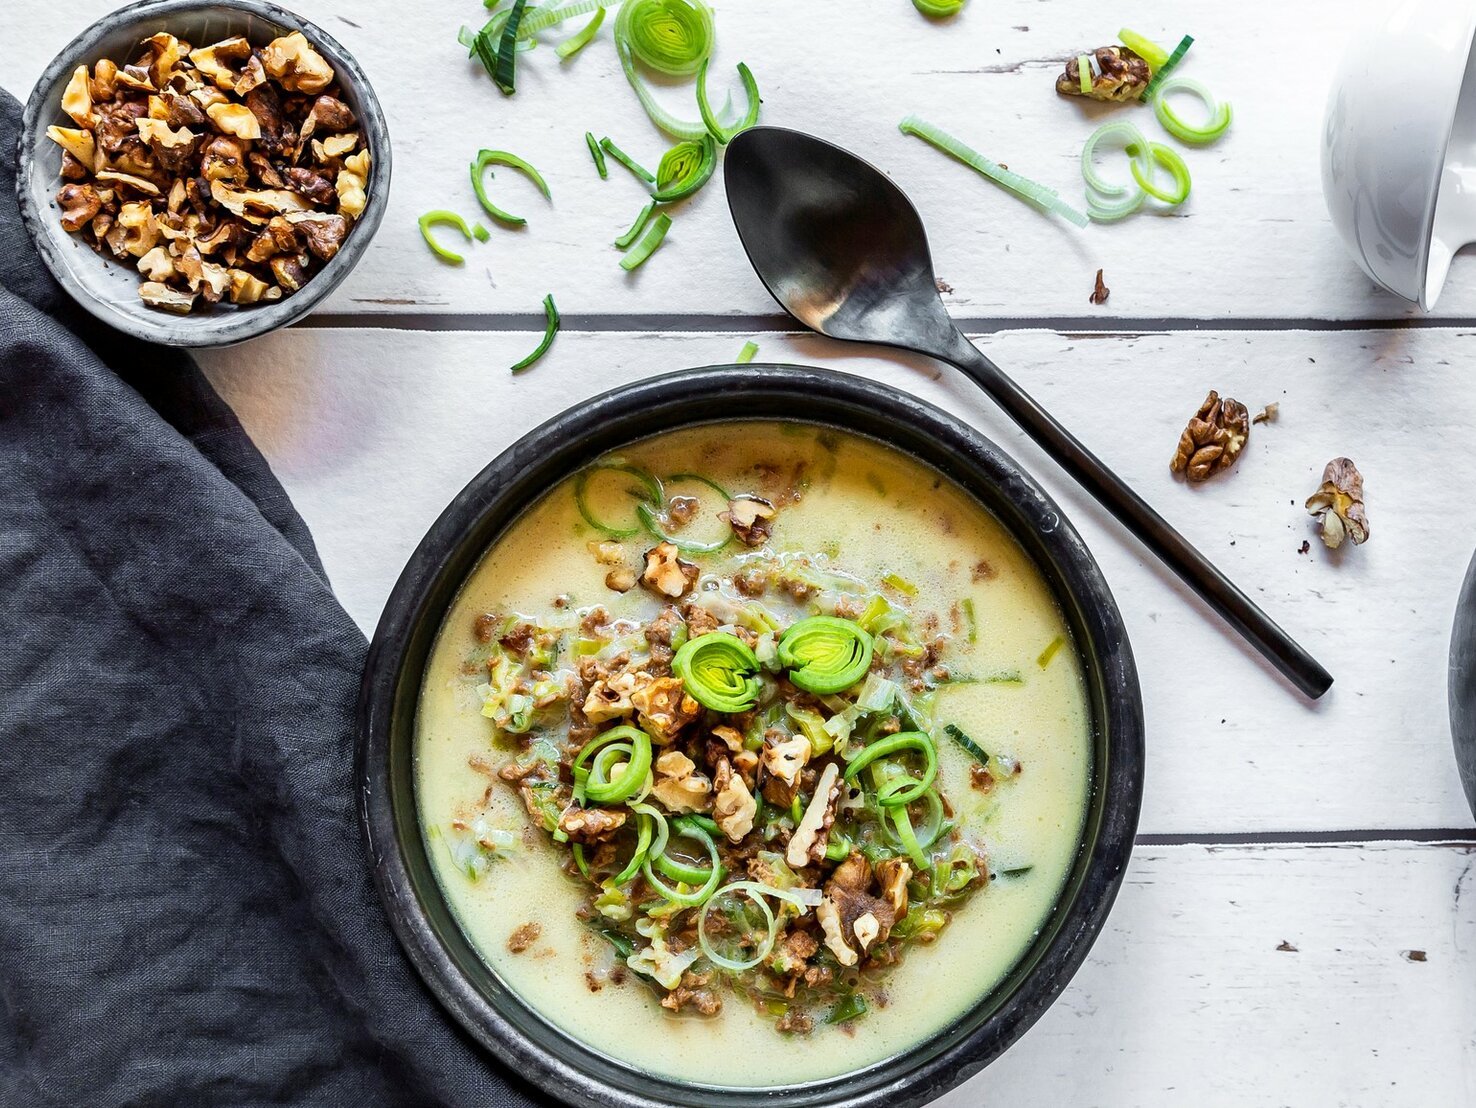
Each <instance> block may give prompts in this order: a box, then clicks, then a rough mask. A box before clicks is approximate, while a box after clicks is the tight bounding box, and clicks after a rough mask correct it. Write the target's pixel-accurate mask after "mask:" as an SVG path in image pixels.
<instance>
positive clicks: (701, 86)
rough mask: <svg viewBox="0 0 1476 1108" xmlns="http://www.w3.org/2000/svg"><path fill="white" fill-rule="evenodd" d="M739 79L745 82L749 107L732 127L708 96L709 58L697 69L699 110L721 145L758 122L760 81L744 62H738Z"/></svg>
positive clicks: (704, 123) (744, 91)
mask: <svg viewBox="0 0 1476 1108" xmlns="http://www.w3.org/2000/svg"><path fill="white" fill-rule="evenodd" d="M738 79H739V80H740V81H742V82H743V94H744V96H745V97H747V99H748V108H747V110H746V111H745V112H744V113H743V118H742V119H740V120H739V121H738V122H737V123H735V124H733V126H731V127H724V126H723V125H722V123H721V122H720V121H719V120H718V117H717V113H716V112H714V111H713V110H712V104H711V102H710V101H709V100H708V98H707V59H705V58H704V59H703V62H702V66H701V68H700V69H698V70H697V110H698V112H699V113H700V114H701V115H702V123H703V125H704V126H705V127H706V128H707V131H708V134H710V135H712V137H713V138H714V139H716V140H717V142H718V144H719V145H720V146H726V145H728V143H730V142H732V141H733V139H734V138H736V137H737V136H738V134H739V132H741V131H746V130H748V128H750V127H752V126H753V125H754V124H755V123H757V122H758V114H759V105H760V104H761V103H763V100H762V99H761V98H760V96H759V88H758V81H757V80H756V79H755V78H754V76H753V71H752V70H751V69H749V68H748V66H746V65H744V64H743V63H742V62H739V63H738Z"/></svg>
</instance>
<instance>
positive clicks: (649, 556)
mask: <svg viewBox="0 0 1476 1108" xmlns="http://www.w3.org/2000/svg"><path fill="white" fill-rule="evenodd" d="M697 574H698V570H697V567H696V566H695V565H693V564H692V563H691V562H686V561H683V560H682V559H681V558H680V557H678V555H677V548H676V544H675V543H670V542H660V543H657V544H656V545H655V546H653V547H652V548H651V549H650V550H648V551H646V570H645V572H644V573H642V574H641V584H643V585H645V586H646V587H647V588H648V589H650V590H651V591H652V592H654V593H656V594H657V595H658V596H669V597H672V598H673V599H676V598H679V597H683V596H686V595H687V593H689V592H691V591H692V586H693V585H695V584H697Z"/></svg>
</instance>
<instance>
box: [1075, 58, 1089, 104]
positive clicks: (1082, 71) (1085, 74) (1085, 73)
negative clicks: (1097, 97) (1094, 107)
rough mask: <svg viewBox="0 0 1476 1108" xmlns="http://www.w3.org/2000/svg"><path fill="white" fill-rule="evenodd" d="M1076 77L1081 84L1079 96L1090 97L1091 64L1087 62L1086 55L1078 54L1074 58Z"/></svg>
mask: <svg viewBox="0 0 1476 1108" xmlns="http://www.w3.org/2000/svg"><path fill="white" fill-rule="evenodd" d="M1076 75H1077V78H1078V79H1079V81H1080V82H1081V94H1082V95H1083V96H1090V95H1091V92H1092V63H1091V62H1089V61H1088V60H1087V55H1085V54H1078V55H1077V57H1076Z"/></svg>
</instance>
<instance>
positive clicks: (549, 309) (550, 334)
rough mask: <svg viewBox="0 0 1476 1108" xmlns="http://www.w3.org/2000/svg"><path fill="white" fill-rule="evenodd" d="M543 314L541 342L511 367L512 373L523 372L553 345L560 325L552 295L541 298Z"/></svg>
mask: <svg viewBox="0 0 1476 1108" xmlns="http://www.w3.org/2000/svg"><path fill="white" fill-rule="evenodd" d="M543 314H544V316H545V317H546V319H547V322H546V323H545V324H544V328H543V340H542V341H541V342H540V343H539V344H538V346H537V347H536V348H535V349H534V351H533V353H531V354H529V355H528V356H527V357H526V358H524V359H523V360H522V361H521V362H519V363H518V364H517V365H515V366H513V367H512V372H514V373H521V372H523V370H525V369H527V368H528V367H529V366H531V365H532V364H533V363H534V362H536V361H537V360H538V359H539V358H541V357H543V356H544V355H545V354H547V353H548V348H549V347H550V346H552V345H553V340H554V336H555V335H557V334H558V333H559V323H560V319H559V309H558V308H557V307H555V306H554V298H553V293H549V294H548V295H547V296H545V297H544V298H543Z"/></svg>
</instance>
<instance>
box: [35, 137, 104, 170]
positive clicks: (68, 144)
mask: <svg viewBox="0 0 1476 1108" xmlns="http://www.w3.org/2000/svg"><path fill="white" fill-rule="evenodd" d="M46 137H47V138H49V139H50V140H51V141H52V142H54V143H56V144H57V145H58V146H60V147H61V148H62V149H63V150H65V151H66V152H67V153H68V154H70V155H72V157H74V158H76V159H77V161H78V162H80V163H81V164H82V165H84V166H87V167H89V168H90V167H91V166H92V165H93V163H94V162H95V161H96V159H97V140H96V139H95V138H94V137H93V134H92V132H91V131H84V130H80V129H78V128H75V127H48V128H46Z"/></svg>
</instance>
